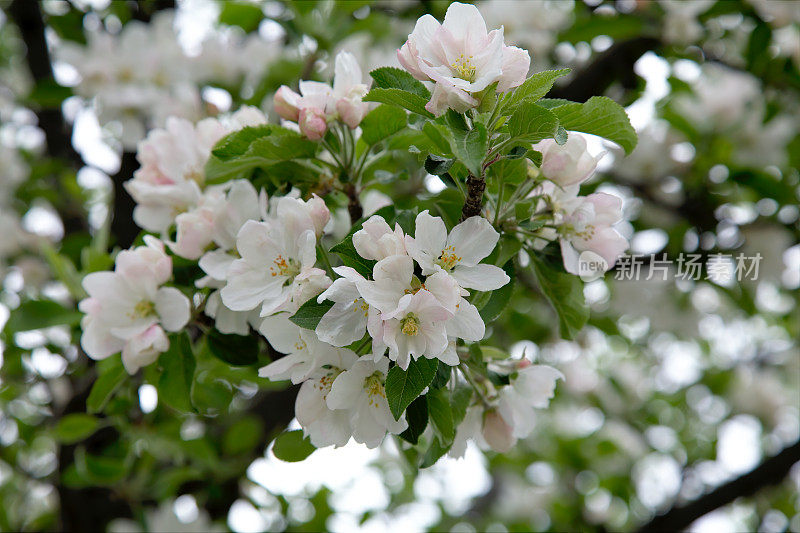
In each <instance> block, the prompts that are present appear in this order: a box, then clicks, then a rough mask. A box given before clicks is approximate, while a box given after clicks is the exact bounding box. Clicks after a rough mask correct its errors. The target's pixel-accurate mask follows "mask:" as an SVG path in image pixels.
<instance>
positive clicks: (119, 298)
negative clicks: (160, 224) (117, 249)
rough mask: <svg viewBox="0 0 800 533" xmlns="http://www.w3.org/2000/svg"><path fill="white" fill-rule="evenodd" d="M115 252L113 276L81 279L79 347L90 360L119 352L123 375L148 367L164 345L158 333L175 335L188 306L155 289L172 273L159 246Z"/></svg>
mask: <svg viewBox="0 0 800 533" xmlns="http://www.w3.org/2000/svg"><path fill="white" fill-rule="evenodd" d="M146 242H147V246H141V247H138V248H135V249H133V250H130V251H126V252H122V253H120V257H119V258H118V262H117V268H116V270H115V271H114V272H94V273H91V274H89V275H87V276H86V277H85V278H84V279H83V287H84V289H85V290H86V292H87V293H88V295H89V297H88V298H86V299H84V300H83V301H81V303H80V306H79V307H80V310H81V311H83V312H84V313H86V316H85V317H84V318H83V320H82V322H81V326H82V328H83V335H82V336H81V346H82V347H83V349H84V351H86V353H87V355H89V357H91V358H92V359H105V358H106V357H109V356H110V355H112V354H114V353H117V352H119V351H120V350H121V351H122V363H123V365H124V366H125V369H126V370H127V371H128V373H129V374H134V373H135V372H136V371H137V370H138V369H139V368H140V367H142V366H145V365H148V364H150V363H152V362H153V361H155V360H156V359H157V358H158V354H159V353H161V352H164V351H166V350H167V348H168V347H169V341H168V340H167V337H166V334H165V333H164V330H167V331H178V330H180V329H181V328H183V327H184V326H185V325H186V323H187V322H188V321H189V314H190V303H189V299H188V298H187V297H186V296H184V295H183V294H182V293H181V292H180V291H179V290H178V289H175V288H173V287H160V285H161V284H162V283H164V282H165V281H166V280H167V279H168V278H169V276H170V275H171V273H172V264H171V261H170V259H169V257H168V256H166V254H164V248H163V244H161V243H160V242H159V241H156V240H155V239H153V238H152V237H148V238H146Z"/></svg>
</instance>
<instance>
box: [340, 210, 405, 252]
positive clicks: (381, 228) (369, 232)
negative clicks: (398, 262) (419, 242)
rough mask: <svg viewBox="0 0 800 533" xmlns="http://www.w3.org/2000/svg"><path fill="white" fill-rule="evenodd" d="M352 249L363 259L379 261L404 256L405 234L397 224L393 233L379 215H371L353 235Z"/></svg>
mask: <svg viewBox="0 0 800 533" xmlns="http://www.w3.org/2000/svg"><path fill="white" fill-rule="evenodd" d="M353 247H354V248H355V249H356V252H358V255H360V256H361V257H363V258H364V259H373V260H375V261H380V260H381V259H386V258H387V257H390V256H393V255H406V244H405V234H403V230H402V229H401V228H400V225H399V224H395V225H394V231H392V228H390V227H389V224H387V223H386V220H384V218H383V217H382V216H380V215H373V216H371V217H370V218H369V219H368V220H367V221H365V222H364V223H363V224H362V225H361V229H360V230H358V231H357V232H355V233H354V234H353Z"/></svg>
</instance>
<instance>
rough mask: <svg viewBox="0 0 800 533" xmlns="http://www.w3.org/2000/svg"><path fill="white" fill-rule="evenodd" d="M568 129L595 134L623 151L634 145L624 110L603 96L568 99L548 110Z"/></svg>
mask: <svg viewBox="0 0 800 533" xmlns="http://www.w3.org/2000/svg"><path fill="white" fill-rule="evenodd" d="M552 112H553V114H555V115H556V116H557V117H558V120H559V121H560V123H561V125H562V126H563V127H564V128H565V129H567V130H569V131H580V132H583V133H590V134H592V135H599V136H600V137H604V138H606V139H608V140H609V141H614V142H615V143H617V144H618V145H620V146H621V147H622V148H623V149H624V150H625V153H626V154H630V153H631V152H632V151H633V149H634V148H636V141H637V137H636V130H634V129H633V126H631V121H630V120H629V119H628V114H627V113H625V109H624V108H623V107H622V106H621V105H619V104H618V103H616V102H615V101H613V100H612V99H610V98H606V97H605V96H593V97H591V98H589V100H587V101H586V103H584V104H578V103H575V102H570V103H567V104H564V105H560V106H558V107H554V108H553V109H552Z"/></svg>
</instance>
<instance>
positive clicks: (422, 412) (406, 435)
mask: <svg viewBox="0 0 800 533" xmlns="http://www.w3.org/2000/svg"><path fill="white" fill-rule="evenodd" d="M406 422H408V428H407V429H406V430H405V431H403V432H402V433H400V436H401V437H402V438H403V439H405V440H406V441H408V442H410V443H411V444H416V443H417V442H418V441H419V436H420V435H422V432H423V431H425V428H426V427H428V400H427V398H426V397H425V396H420V397H419V398H417V399H416V400H414V401H413V402H411V405H409V406H408V409H406Z"/></svg>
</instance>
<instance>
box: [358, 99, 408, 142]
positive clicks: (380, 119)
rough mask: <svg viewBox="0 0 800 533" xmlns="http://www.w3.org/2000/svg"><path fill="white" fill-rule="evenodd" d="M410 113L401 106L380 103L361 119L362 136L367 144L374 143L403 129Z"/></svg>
mask: <svg viewBox="0 0 800 533" xmlns="http://www.w3.org/2000/svg"><path fill="white" fill-rule="evenodd" d="M407 121H408V115H407V114H406V112H405V111H403V110H402V109H400V108H399V107H395V106H391V105H386V104H383V105H379V106H378V107H376V108H375V109H373V110H372V111H370V112H369V113H367V115H366V116H365V117H364V120H362V121H361V138H362V139H363V140H364V142H365V143H367V145H370V146H371V145H373V144H375V143H378V142H380V141H382V140H384V139H385V138H387V137H389V136H390V135H393V134H395V133H397V132H398V131H400V130H402V129H403V128H404V127H405V126H406V123H407Z"/></svg>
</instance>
